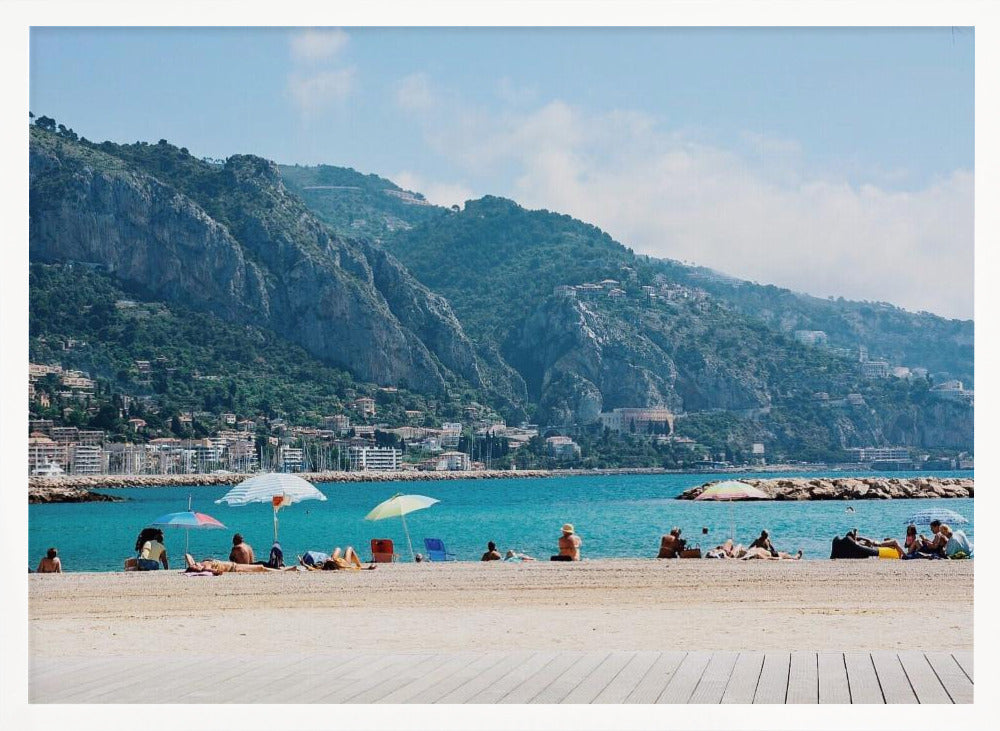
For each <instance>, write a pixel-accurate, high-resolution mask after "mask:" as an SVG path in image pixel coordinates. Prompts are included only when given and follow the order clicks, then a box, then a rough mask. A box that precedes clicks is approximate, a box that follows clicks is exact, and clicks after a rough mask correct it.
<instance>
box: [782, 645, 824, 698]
mask: <svg viewBox="0 0 1000 731" xmlns="http://www.w3.org/2000/svg"><path fill="white" fill-rule="evenodd" d="M785 703H793V704H800V703H819V666H818V665H817V660H816V653H815V652H793V653H792V659H791V662H790V663H789V665H788V693H787V694H786V696H785Z"/></svg>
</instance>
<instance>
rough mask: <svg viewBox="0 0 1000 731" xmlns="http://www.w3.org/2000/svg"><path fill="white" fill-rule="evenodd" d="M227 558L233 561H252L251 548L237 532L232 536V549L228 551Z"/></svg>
mask: <svg viewBox="0 0 1000 731" xmlns="http://www.w3.org/2000/svg"><path fill="white" fill-rule="evenodd" d="M229 560H230V561H232V562H233V563H253V562H254V559H253V548H251V546H250V544H249V543H246V542H245V541H244V540H243V536H242V535H240V534H239V533H237V534H236V535H234V536H233V550H231V551H230V552H229Z"/></svg>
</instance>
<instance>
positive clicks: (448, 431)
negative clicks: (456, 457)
mask: <svg viewBox="0 0 1000 731" xmlns="http://www.w3.org/2000/svg"><path fill="white" fill-rule="evenodd" d="M461 437H462V424H461V423H459V422H457V421H454V422H451V421H450V422H446V423H444V424H442V425H441V446H442V447H457V446H458V440H459V439H460V438H461Z"/></svg>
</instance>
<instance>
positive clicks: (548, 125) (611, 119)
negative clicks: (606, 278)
mask: <svg viewBox="0 0 1000 731" xmlns="http://www.w3.org/2000/svg"><path fill="white" fill-rule="evenodd" d="M426 124H427V127H426V130H425V134H426V135H427V138H428V141H429V142H430V143H431V144H432V145H434V147H435V148H436V149H437V150H438V151H439V152H440V153H441V154H443V155H446V156H448V157H449V158H450V159H451V160H452V161H453V162H455V163H456V164H458V165H459V166H462V167H464V168H465V169H466V170H467V173H468V174H469V175H470V176H477V177H475V178H474V179H475V180H478V181H479V183H480V185H483V186H487V190H488V192H491V193H496V194H500V195H509V196H511V197H513V198H514V199H516V200H517V201H518V202H520V203H522V204H523V205H525V206H527V207H532V208H547V209H550V210H555V211H559V212H562V213H568V214H570V215H572V216H574V217H577V218H580V219H582V220H584V221H587V222H590V223H594V224H596V225H598V226H600V227H601V228H603V229H604V230H606V231H608V232H609V233H610V234H611V235H612V236H614V237H615V238H616V239H617V240H619V241H621V242H622V243H624V244H626V245H627V246H630V247H632V248H633V249H635V250H636V251H637V252H640V253H647V254H650V255H653V256H659V257H669V258H673V259H680V260H687V261H693V262H695V263H698V264H701V265H704V266H709V267H712V268H715V269H718V270H720V271H723V272H726V273H728V274H732V275H734V276H738V277H741V278H746V279H750V280H755V281H758V282H761V283H769V284H776V285H779V286H783V287H788V288H790V289H794V290H796V291H802V292H808V293H810V294H815V295H818V296H827V295H836V296H843V297H846V298H849V299H867V300H879V301H888V302H892V303H893V304H897V305H899V306H902V307H905V308H907V309H911V310H928V311H931V312H935V313H937V314H941V315H944V316H949V317H963V318H964V317H971V316H972V312H973V310H972V303H973V292H972V284H973V249H974V246H973V175H972V173H971V172H970V171H965V170H956V171H954V172H953V173H951V174H950V175H948V176H946V177H944V178H942V179H940V180H937V181H935V182H933V183H932V184H927V185H924V186H923V187H920V188H917V189H912V190H907V191H901V190H898V189H895V188H891V187H885V186H886V183H885V176H884V175H881V174H879V173H878V171H874V172H873V174H872V176H871V178H870V179H875V180H880V181H882V182H880V183H879V184H875V183H865V184H860V185H852V184H849V183H848V182H846V177H844V176H835V175H834V174H831V173H829V172H826V173H819V172H816V171H813V170H810V169H808V168H807V167H806V163H805V162H804V158H805V157H806V155H805V154H804V153H805V152H807V151H803V150H802V149H801V146H800V145H799V144H798V143H797V142H795V141H794V140H778V139H770V138H768V137H765V136H764V135H762V134H760V133H759V132H757V133H747V134H746V135H744V138H743V140H742V144H741V145H739V146H738V147H736V148H734V149H724V148H722V147H720V146H718V145H712V144H707V143H705V142H703V141H699V140H697V139H696V138H695V137H694V136H693V135H691V134H689V133H687V132H679V131H676V130H667V129H663V128H662V125H661V124H660V122H659V121H658V120H656V119H654V118H652V117H650V116H648V115H645V114H642V113H638V112H632V111H614V112H610V113H600V114H595V113H587V112H584V111H581V110H579V109H576V108H574V107H571V106H569V105H568V104H565V103H563V102H560V101H553V102H550V103H548V104H545V105H544V106H541V107H539V108H537V109H534V110H533V111H531V112H530V113H524V114H512V113H507V114H496V113H492V114H490V113H487V112H485V111H483V110H477V109H470V108H468V107H456V108H453V109H441V110H439V111H438V113H437V114H435V115H432V117H431V118H428V119H427V120H426ZM501 170H504V171H508V172H509V171H510V170H514V174H513V180H514V183H513V189H511V190H509V191H503V190H497V189H496V187H495V183H491V181H494V180H495V179H496V176H497V174H498V173H499V172H500V171H501ZM488 183H489V185H487V184H488ZM415 187H416V189H417V190H422V191H425V192H426V190H427V188H426V187H421V186H419V185H417V186H415Z"/></svg>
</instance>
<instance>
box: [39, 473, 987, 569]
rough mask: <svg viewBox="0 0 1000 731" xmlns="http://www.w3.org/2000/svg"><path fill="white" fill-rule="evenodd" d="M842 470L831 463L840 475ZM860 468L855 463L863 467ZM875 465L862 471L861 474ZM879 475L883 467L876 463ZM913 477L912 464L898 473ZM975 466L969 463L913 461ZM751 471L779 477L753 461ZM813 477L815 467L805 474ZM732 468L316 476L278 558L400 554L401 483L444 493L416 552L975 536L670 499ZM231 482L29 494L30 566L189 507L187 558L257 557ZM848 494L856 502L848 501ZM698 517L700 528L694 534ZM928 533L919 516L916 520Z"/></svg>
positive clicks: (405, 488) (639, 552)
mask: <svg viewBox="0 0 1000 731" xmlns="http://www.w3.org/2000/svg"><path fill="white" fill-rule="evenodd" d="M851 474H852V473H846V472H838V473H831V475H832V476H837V477H848V476H851ZM859 474H860V473H859ZM865 474H871V473H865ZM882 474H883V476H893V475H891V474H888V473H882ZM897 474H898V475H899V476H917V475H916V474H915V473H907V474H905V475H904V474H902V473H897ZM917 474H920V475H934V476H940V477H971V476H972V473H971V472H937V473H917ZM746 476H747V477H754V478H760V477H768V476H778V477H788V476H789V475H788V474H787V473H784V474H781V475H766V474H761V473H754V474H752V475H746ZM807 476H809V477H816V476H818V475H817V474H815V473H811V474H809V475H807ZM738 477H739V475H733V474H726V475H707V474H699V475H614V476H609V475H599V476H593V477H590V476H588V477H558V478H550V479H510V480H467V481H466V480H462V481H454V482H452V481H441V482H416V483H390V482H383V483H378V482H375V483H332V484H331V483H322V484H319V485H318V487H319V488H320V489H321V490H322V491H323V493H324V494H325V495H326V496H327V501H326V502H317V501H311V502H304V503H298V504H296V505H292V506H291V507H288V508H284V509H282V511H281V513H280V520H281V525H280V537H281V544H282V548H283V549H284V552H285V558H286V561H287V560H288V559H291V560H292V561H294V560H295V556H296V554H301V553H303V552H304V551H307V550H310V549H312V550H321V551H326V552H329V551H330V550H331V548H332V547H333V546H346V545H353V546H354V547H355V548H357V549H358V550H359V553H360V554H361V557H362V559H367V558H368V557H369V555H370V552H369V548H368V546H369V542H370V540H371V539H372V538H391V539H393V541H395V544H396V551H397V552H398V553H400V554H401V555H402V556H404V557H406V558H407V559H408V558H409V551H408V549H407V547H406V537H405V535H404V533H403V525H402V523H401V521H400V520H399V519H389V520H383V521H379V522H374V523H373V522H368V521H366V520H364V516H365V515H366V514H367V513H368V511H369V510H371V508H373V507H374V506H375V505H377V504H378V503H379V502H381V501H382V500H385V499H387V498H389V497H391V496H392V495H394V494H395V493H397V492H404V493H416V494H421V495H429V496H431V497H434V498H437V499H438V500H440V501H441V502H440V503H439V504H437V505H434V506H432V507H430V508H428V509H426V510H421V511H418V512H415V513H411V514H410V515H408V516H407V525H408V527H409V529H410V536H411V538H412V540H413V548H414V551H418V552H421V553H423V552H424V547H423V538H424V537H425V536H431V537H436V538H441V539H442V540H444V542H445V545H446V546H447V548H448V550H449V551H451V552H453V553H455V554H456V555H457V557H458V558H459V559H460V560H478V559H479V557H480V555H481V554H482V553H483V551H485V550H486V542H487V541H490V540H492V541H495V542H496V544H497V546H498V547H499V548H500V549H501V550H505V549H507V548H516V549H518V550H520V551H522V552H524V553H528V554H530V555H532V556H535V557H537V558H545V559H547V558H548V557H549V556H550V555H551V554H552V553H555V552H556V551H555V545H556V539H557V538H558V537H559V532H560V527H561V526H562V524H563V523H566V522H571V523H573V524H574V525H575V526H576V531H577V533H579V534H580V536H581V537H582V538H583V541H584V544H583V557H584V558H604V557H629V558H638V557H653V556H656V551H657V548H658V547H659V540H660V536H661V535H662V534H663V533H664V532H666V531H667V530H669V529H670V528H671V526H675V525H676V526H679V527H680V528H681V529H682V530H683V535H684V537H686V538H688V539H689V540H690V541H691V543H692V544H693V543H700V544H701V545H702V547H703V548H704V547H711V546H715V545H717V544H718V543H720V542H721V541H722V540H724V539H725V538H727V537H729V532H730V518H731V517H732V519H733V520H734V522H735V528H736V537H737V540H738V541H740V542H742V543H749V542H750V541H751V540H752V539H753V538H754V537H756V536H757V534H758V533H759V532H760V529H761V528H764V527H766V528H768V529H769V530H770V532H771V538H772V541H773V542H774V545H775V546H776V547H777V548H778V549H779V550H788V551H795V550H797V549H798V548H802V549H803V550H804V551H805V557H806V558H807V559H825V558H828V557H829V555H830V539H831V538H833V536H835V535H841V534H843V533H844V532H845V531H847V530H849V529H850V528H854V527H856V528H858V529H859V530H860V532H861V533H862V535H868V536H870V537H873V538H882V537H885V536H895V537H897V538H898V539H900V540H902V537H903V532H904V527H905V521H906V519H907V518H908V517H909V516H910V515H912V514H913V513H915V512H916V511H918V510H921V509H923V508H930V507H936V506H939V507H946V508H948V509H950V510H954V511H955V512H958V513H960V514H962V515H964V516H965V517H966V518H968V519H969V523H968V524H966V525H963V526H960V527H961V528H963V529H964V530H965V532H966V535H968V536H969V539H970V540H974V536H973V531H972V521H973V501H972V500H971V499H964V500H884V501H883V500H859V501H829V502H757V503H754V502H742V503H734V504H726V503H715V502H694V501H688V500H675V499H674V498H675V497H676V496H677V495H678V494H680V493H681V492H682V491H684V490H686V489H688V488H690V487H694V486H697V485H700V484H702V483H705V482H709V481H711V480H714V479H734V478H738ZM228 489H229V488H228V487H194V488H186V487H160V488H141V489H140V488H133V489H125V490H114V491H109V492H112V493H113V494H117V495H122V496H124V497H127V498H128V500H127V501H126V502H122V503H80V504H63V505H30V506H29V508H28V515H29V523H28V540H29V548H30V553H29V556H30V558H31V560H32V562H33V563H32V568H34V566H35V565H36V564H37V562H38V559H39V558H41V556H42V555H44V553H45V551H46V549H48V548H49V546H56V547H58V549H59V554H60V556H61V558H62V562H63V567H64V570H66V571H118V570H120V569H121V567H122V562H123V560H124V559H125V558H126V557H127V556H130V555H132V549H133V547H134V544H135V538H136V535H137V534H138V532H139V530H140V529H141V528H143V527H144V526H145V525H147V524H148V523H149V522H150V521H152V520H155V519H156V518H157V517H158V516H160V515H162V514H164V513H170V512H176V511H181V510H186V509H187V502H188V495H192V496H193V509H194V510H196V511H198V512H203V513H208V514H209V515H211V516H213V517H215V518H217V519H218V520H220V521H222V522H223V523H224V524H225V525H226V526H227V527H228V530H225V531H221V530H192V531H191V532H190V547H191V553H193V554H194V555H195V557H196V558H201V557H203V556H215V557H218V558H226V557H227V556H228V554H229V548H230V546H231V545H232V544H231V538H232V534H233V533H234V532H235V531H239V532H241V533H242V534H243V536H244V537H245V539H246V540H247V541H248V542H249V543H250V544H251V545H252V546H253V547H254V550H255V551H256V553H257V555H258V556H259V557H260V558H261V559H266V558H267V553H268V550H269V548H270V545H271V539H272V527H271V525H272V524H271V508H270V506H269V505H263V504H257V505H248V506H245V507H239V508H236V507H229V506H227V505H216V504H215V503H214V501H215V500H216V499H218V498H220V497H222V495H224V494H225V493H226V491H227V490H228ZM848 506H850V507H853V508H854V510H855V512H854V513H848V512H847V508H848ZM702 527H707V528H708V530H709V532H708V536H707V537H703V536H702V534H701V529H702ZM921 530H922V532H924V533H927V532H928V529H927V528H921ZM165 535H166V546H167V551H168V554H169V555H170V557H171V559H172V560H173V562H174V563H172V564H171V566H174V565H176V566H178V567H180V566H181V565H182V563H181V562H182V554H183V552H184V530H183V529H168V530H166V531H165Z"/></svg>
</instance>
